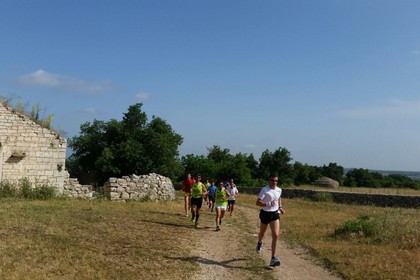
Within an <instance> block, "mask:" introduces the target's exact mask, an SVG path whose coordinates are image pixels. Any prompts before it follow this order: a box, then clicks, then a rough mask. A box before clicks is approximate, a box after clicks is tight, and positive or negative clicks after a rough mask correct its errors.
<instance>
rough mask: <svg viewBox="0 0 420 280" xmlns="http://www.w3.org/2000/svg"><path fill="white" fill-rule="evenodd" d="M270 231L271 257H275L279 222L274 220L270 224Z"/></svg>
mask: <svg viewBox="0 0 420 280" xmlns="http://www.w3.org/2000/svg"><path fill="white" fill-rule="evenodd" d="M270 229H271V238H272V240H271V256H272V257H274V256H276V251H277V241H278V238H279V231H280V220H275V221H272V222H270Z"/></svg>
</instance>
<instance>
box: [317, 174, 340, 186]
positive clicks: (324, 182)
mask: <svg viewBox="0 0 420 280" xmlns="http://www.w3.org/2000/svg"><path fill="white" fill-rule="evenodd" d="M312 185H315V186H319V187H327V188H338V187H339V186H340V183H338V182H337V181H336V180H334V179H331V178H329V177H325V176H324V177H321V178H319V179H318V180H316V181H314V182H312Z"/></svg>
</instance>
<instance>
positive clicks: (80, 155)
mask: <svg viewBox="0 0 420 280" xmlns="http://www.w3.org/2000/svg"><path fill="white" fill-rule="evenodd" d="M141 107H142V104H141V103H138V104H135V105H132V106H130V107H129V108H128V111H127V113H125V114H124V117H123V119H122V121H120V122H119V121H117V120H114V119H112V120H110V121H109V122H104V121H98V120H94V121H93V123H92V124H91V123H89V122H87V123H85V124H83V125H81V127H80V130H81V133H80V135H79V136H75V137H73V138H72V139H71V140H70V141H69V147H71V148H72V149H73V152H74V153H73V155H72V157H71V160H72V163H71V165H72V167H73V168H79V170H75V171H76V172H82V171H83V172H85V173H89V174H91V175H92V174H93V176H92V177H93V178H94V181H95V183H97V184H103V182H104V181H105V180H107V179H108V178H109V177H114V176H117V177H119V176H123V175H130V174H147V173H150V172H155V173H159V174H161V175H164V176H168V177H171V178H172V179H175V178H176V177H177V176H178V175H179V174H178V173H180V172H182V166H181V165H180V162H179V159H178V155H179V154H178V147H179V146H180V145H181V144H182V141H183V139H182V137H181V135H179V134H177V133H175V132H174V131H173V130H172V128H171V126H170V125H169V124H168V123H167V122H166V121H165V120H163V119H161V118H157V117H153V119H152V121H151V122H150V123H149V124H148V123H147V115H146V113H144V112H142V110H141ZM89 183H92V182H89Z"/></svg>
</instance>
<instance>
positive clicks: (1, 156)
mask: <svg viewBox="0 0 420 280" xmlns="http://www.w3.org/2000/svg"><path fill="white" fill-rule="evenodd" d="M66 146H67V143H66V140H65V139H64V138H62V137H61V136H60V135H59V134H58V133H56V132H54V131H52V130H50V129H47V128H44V127H42V126H41V125H39V124H37V123H36V122H34V121H33V120H31V119H30V118H29V117H28V116H26V115H24V114H21V113H19V112H17V111H15V110H13V109H11V108H8V107H6V106H5V105H3V104H1V103H0V181H8V182H11V183H15V182H17V181H19V180H20V179H22V178H27V179H28V180H29V182H30V183H32V184H33V185H41V184H48V185H50V186H53V187H56V188H57V191H58V192H59V193H62V191H63V185H64V179H65V172H64V171H65V170H64V169H65V158H66V148H67V147H66Z"/></svg>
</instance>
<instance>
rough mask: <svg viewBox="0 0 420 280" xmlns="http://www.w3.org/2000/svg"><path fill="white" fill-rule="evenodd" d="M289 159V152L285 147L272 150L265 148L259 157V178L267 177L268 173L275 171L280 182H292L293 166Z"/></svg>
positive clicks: (290, 158)
mask: <svg viewBox="0 0 420 280" xmlns="http://www.w3.org/2000/svg"><path fill="white" fill-rule="evenodd" d="M291 160H292V157H291V156H290V152H289V151H288V150H287V149H286V148H281V147H280V148H278V149H277V150H275V151H274V152H270V151H269V150H265V151H264V152H263V153H262V154H261V158H260V164H259V172H258V174H259V178H261V179H267V178H268V177H269V176H270V174H272V173H277V174H278V175H279V178H280V181H281V182H280V183H284V184H292V183H293V180H294V171H293V166H292V165H291V164H290V163H289V162H290V161H291Z"/></svg>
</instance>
